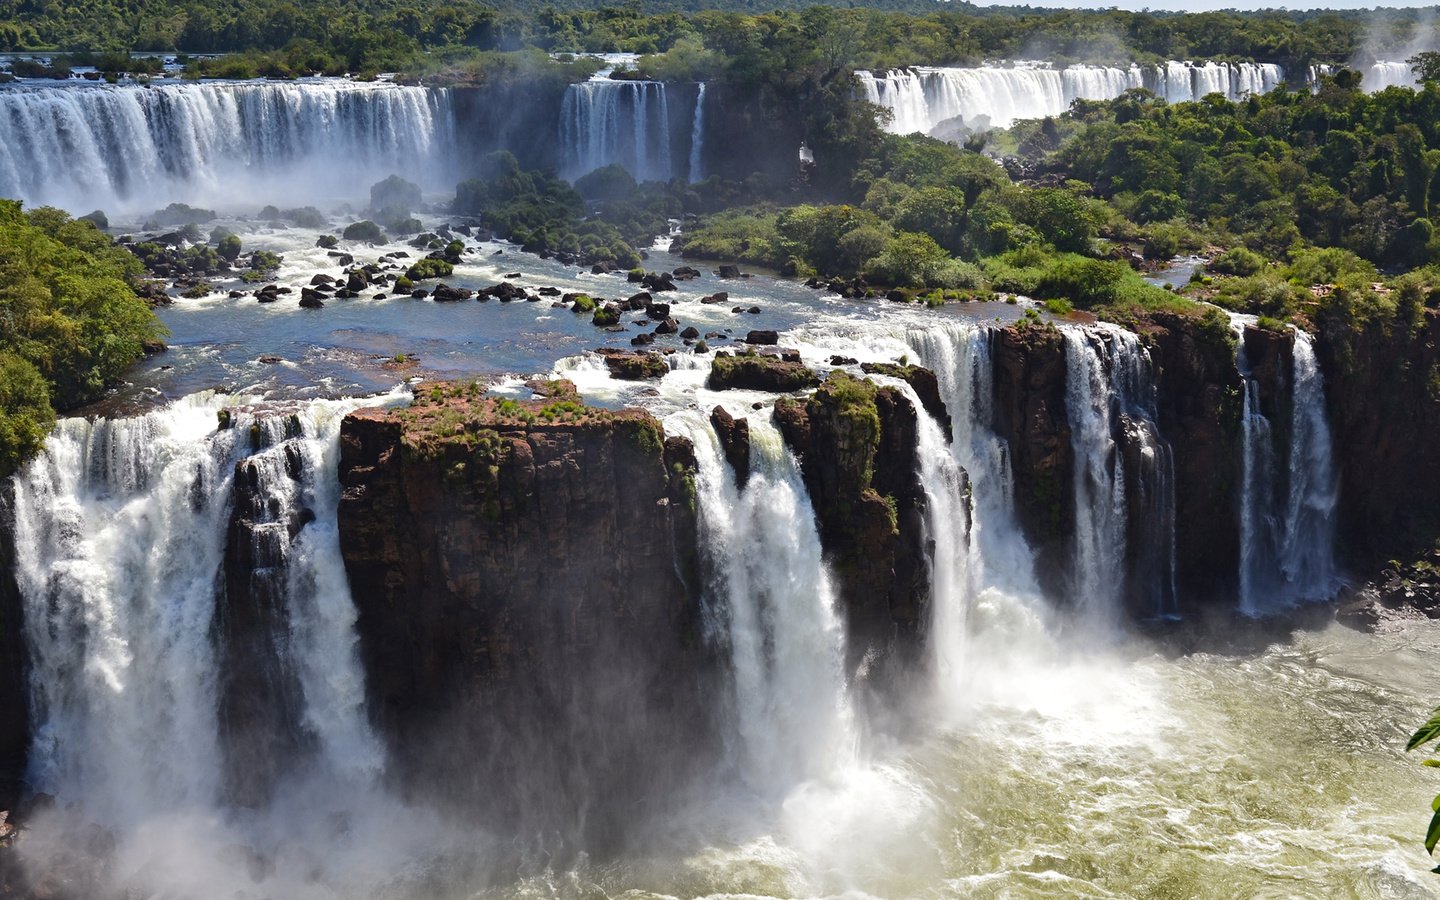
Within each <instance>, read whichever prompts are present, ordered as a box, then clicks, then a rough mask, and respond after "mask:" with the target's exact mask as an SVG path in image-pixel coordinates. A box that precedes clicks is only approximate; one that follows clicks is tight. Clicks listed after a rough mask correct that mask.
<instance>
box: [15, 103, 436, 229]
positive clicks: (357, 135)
mask: <svg viewBox="0 0 1440 900" xmlns="http://www.w3.org/2000/svg"><path fill="white" fill-rule="evenodd" d="M0 128H3V130H4V131H5V134H6V135H7V137H6V140H5V141H3V142H0V196H7V197H17V198H19V199H21V200H24V201H25V202H26V203H27V204H31V205H42V204H49V205H56V206H62V207H65V208H68V209H77V210H90V209H94V208H96V207H97V206H98V207H100V208H103V209H106V210H108V211H110V212H112V213H113V212H115V211H130V212H136V213H144V212H149V211H151V210H154V209H156V208H157V207H160V206H164V205H165V204H166V203H168V202H171V201H176V200H179V201H184V202H189V203H198V204H209V205H215V204H216V203H226V202H228V203H234V204H242V205H244V206H246V207H248V206H252V205H259V204H263V203H266V202H270V201H274V202H277V203H285V204H288V205H291V206H293V205H297V204H299V203H303V202H309V201H311V200H318V199H322V198H326V197H345V198H347V199H353V198H354V197H355V191H356V188H357V185H365V184H369V183H370V182H371V181H378V180H379V179H381V178H383V177H385V176H386V175H388V174H390V173H392V172H397V173H400V174H402V175H405V176H407V177H409V178H411V179H412V180H418V181H420V182H421V183H422V185H424V186H430V187H449V186H451V185H450V183H449V182H442V181H440V180H438V179H440V177H441V176H440V174H439V173H441V172H443V171H448V156H447V154H448V152H449V150H450V149H451V148H452V147H453V145H454V136H453V131H454V122H453V113H452V110H451V104H450V95H449V92H448V91H445V90H431V89H427V88H419V87H405V86H401V85H395V84H389V83H383V82H375V83H360V82H351V81H343V80H339V79H315V80H303V81H296V82H286V83H273V82H259V81H257V82H245V83H206V84H166V85H161V86H156V87H140V86H134V85H125V86H114V85H93V84H75V85H69V84H67V85H59V86H45V87H36V86H31V85H24V86H19V87H16V86H7V87H6V88H4V90H0ZM432 173H433V174H432ZM362 189H363V188H362Z"/></svg>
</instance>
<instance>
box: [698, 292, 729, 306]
mask: <svg viewBox="0 0 1440 900" xmlns="http://www.w3.org/2000/svg"><path fill="white" fill-rule="evenodd" d="M700 302H701V303H707V304H709V303H729V302H730V292H729V291H716V292H715V293H713V294H711V295H710V296H708V297H701V298H700Z"/></svg>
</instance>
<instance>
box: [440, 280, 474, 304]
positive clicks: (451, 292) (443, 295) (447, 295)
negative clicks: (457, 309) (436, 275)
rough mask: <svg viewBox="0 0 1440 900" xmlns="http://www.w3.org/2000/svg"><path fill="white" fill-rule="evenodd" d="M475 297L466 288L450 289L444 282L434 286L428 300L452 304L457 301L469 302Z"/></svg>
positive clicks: (472, 292)
mask: <svg viewBox="0 0 1440 900" xmlns="http://www.w3.org/2000/svg"><path fill="white" fill-rule="evenodd" d="M473 296H475V292H474V291H472V290H469V289H467V288H457V287H451V286H450V285H448V284H445V283H444V282H441V283H440V284H437V285H435V290H434V291H433V292H432V293H431V294H430V299H432V300H434V301H435V302H436V303H453V302H455V301H458V300H469V299H470V298H471V297H473Z"/></svg>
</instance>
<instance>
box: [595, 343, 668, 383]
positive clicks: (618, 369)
mask: <svg viewBox="0 0 1440 900" xmlns="http://www.w3.org/2000/svg"><path fill="white" fill-rule="evenodd" d="M601 353H602V354H603V355H604V357H605V366H606V368H608V369H609V370H610V374H611V375H612V376H613V377H615V378H621V379H624V380H626V381H642V380H644V379H646V378H664V377H665V376H666V375H667V374H669V372H670V366H669V364H668V363H666V362H665V357H663V356H661V355H660V354H658V353H634V352H631V351H628V350H605V351H601Z"/></svg>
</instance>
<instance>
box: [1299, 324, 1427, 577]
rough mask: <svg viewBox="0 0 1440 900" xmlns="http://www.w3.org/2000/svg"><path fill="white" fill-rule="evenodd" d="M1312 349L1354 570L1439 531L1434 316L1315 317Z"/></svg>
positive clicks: (1342, 532) (1419, 547)
mask: <svg viewBox="0 0 1440 900" xmlns="http://www.w3.org/2000/svg"><path fill="white" fill-rule="evenodd" d="M1319 325H1320V340H1319V341H1318V342H1317V346H1316V352H1317V354H1318V356H1319V358H1320V364H1321V367H1322V369H1323V370H1324V372H1325V391H1326V397H1327V400H1328V402H1329V405H1330V423H1331V430H1332V433H1333V435H1334V442H1335V458H1336V462H1337V464H1338V466H1339V476H1340V505H1339V509H1338V513H1337V514H1338V521H1339V547H1338V551H1339V553H1340V554H1341V561H1342V562H1343V563H1345V564H1346V565H1348V566H1349V567H1350V568H1351V569H1352V570H1354V571H1356V572H1358V573H1361V574H1364V573H1368V572H1372V571H1375V570H1376V569H1377V568H1378V567H1379V566H1380V565H1381V564H1383V563H1384V562H1385V561H1386V560H1389V559H1392V558H1396V557H1401V558H1403V557H1405V556H1407V555H1410V554H1418V553H1421V552H1424V551H1427V550H1429V549H1432V548H1433V545H1434V540H1435V536H1436V535H1437V534H1440V310H1433V309H1427V310H1421V311H1419V316H1418V318H1417V319H1416V321H1414V322H1413V323H1410V322H1403V321H1398V320H1397V321H1388V322H1387V321H1379V320H1372V321H1371V322H1369V323H1367V324H1360V323H1355V322H1352V321H1350V320H1348V319H1342V318H1334V317H1322V318H1321V319H1320V322H1319Z"/></svg>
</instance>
